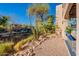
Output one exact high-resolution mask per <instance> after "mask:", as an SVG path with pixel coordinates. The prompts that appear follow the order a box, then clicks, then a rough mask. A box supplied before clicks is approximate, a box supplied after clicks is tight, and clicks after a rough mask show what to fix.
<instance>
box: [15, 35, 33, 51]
mask: <svg viewBox="0 0 79 59" xmlns="http://www.w3.org/2000/svg"><path fill="white" fill-rule="evenodd" d="M32 40H33V35H32V36H29V37H28V38H26V39H24V40H21V41H19V42H18V43H17V44H16V45H15V46H14V49H15V51H20V50H21V47H22V46H23V45H24V44H26V43H27V42H30V41H32Z"/></svg>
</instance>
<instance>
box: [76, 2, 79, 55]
mask: <svg viewBox="0 0 79 59" xmlns="http://www.w3.org/2000/svg"><path fill="white" fill-rule="evenodd" d="M76 7H77V9H76V13H77V14H76V15H77V35H76V37H77V40H76V55H78V56H79V3H78V4H77V6H76Z"/></svg>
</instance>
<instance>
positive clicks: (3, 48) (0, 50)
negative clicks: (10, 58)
mask: <svg viewBox="0 0 79 59" xmlns="http://www.w3.org/2000/svg"><path fill="white" fill-rule="evenodd" d="M13 45H14V43H13V42H5V43H1V44H0V55H6V54H8V53H11V51H12V50H13Z"/></svg>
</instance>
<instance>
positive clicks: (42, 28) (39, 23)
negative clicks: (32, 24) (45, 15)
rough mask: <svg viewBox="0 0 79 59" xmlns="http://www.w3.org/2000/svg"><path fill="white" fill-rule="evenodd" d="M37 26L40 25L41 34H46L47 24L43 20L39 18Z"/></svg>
mask: <svg viewBox="0 0 79 59" xmlns="http://www.w3.org/2000/svg"><path fill="white" fill-rule="evenodd" d="M37 27H38V32H39V34H45V33H46V29H45V24H44V23H43V22H42V21H41V20H39V21H38V22H37Z"/></svg>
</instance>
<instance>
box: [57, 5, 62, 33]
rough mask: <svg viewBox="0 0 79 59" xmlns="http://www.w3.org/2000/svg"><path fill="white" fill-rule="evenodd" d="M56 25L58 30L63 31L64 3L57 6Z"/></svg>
mask: <svg viewBox="0 0 79 59" xmlns="http://www.w3.org/2000/svg"><path fill="white" fill-rule="evenodd" d="M56 25H57V26H58V28H57V29H56V31H57V32H59V33H60V32H62V4H60V5H57V6H56Z"/></svg>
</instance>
